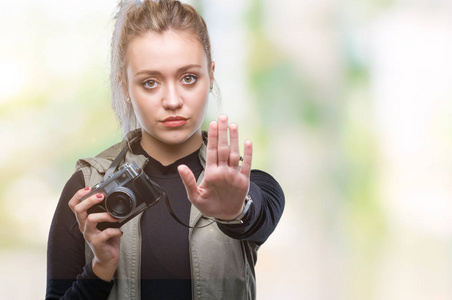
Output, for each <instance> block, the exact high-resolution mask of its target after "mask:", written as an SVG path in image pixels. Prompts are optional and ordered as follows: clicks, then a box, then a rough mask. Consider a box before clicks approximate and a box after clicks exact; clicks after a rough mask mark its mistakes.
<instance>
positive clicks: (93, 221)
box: [84, 212, 119, 241]
mask: <svg viewBox="0 0 452 300" xmlns="http://www.w3.org/2000/svg"><path fill="white" fill-rule="evenodd" d="M118 221H119V219H117V218H115V217H113V216H112V215H110V214H109V213H107V212H104V213H94V214H89V215H88V217H87V218H86V222H85V230H84V235H85V239H87V240H88V241H89V240H90V237H91V236H92V235H93V234H94V233H98V232H99V229H98V228H97V224H99V223H101V222H108V223H116V222H118Z"/></svg>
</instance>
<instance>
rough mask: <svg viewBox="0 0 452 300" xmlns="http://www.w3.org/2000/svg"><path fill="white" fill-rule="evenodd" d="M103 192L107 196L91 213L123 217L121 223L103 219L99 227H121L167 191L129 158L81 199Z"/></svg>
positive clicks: (89, 211)
mask: <svg viewBox="0 0 452 300" xmlns="http://www.w3.org/2000/svg"><path fill="white" fill-rule="evenodd" d="M98 193H102V194H104V196H105V198H104V200H103V201H102V202H100V203H98V204H96V205H94V206H92V207H90V208H89V209H88V214H92V213H99V212H108V213H109V214H110V215H112V216H114V217H116V218H118V219H119V221H118V222H117V223H110V222H101V223H99V224H98V225H97V228H99V229H100V230H104V229H106V228H111V227H113V228H119V227H121V226H122V225H124V224H125V223H127V222H128V221H130V220H131V219H132V218H134V217H135V216H136V215H138V214H139V213H140V212H142V211H144V210H145V209H147V208H149V207H151V206H152V205H154V204H155V203H157V201H158V200H160V198H161V197H162V195H163V193H164V192H163V191H162V190H161V189H159V188H157V185H156V184H155V183H153V182H152V180H151V179H149V177H148V176H147V175H146V174H145V173H144V172H143V170H142V169H141V168H140V167H138V165H137V164H136V163H135V162H134V161H132V162H126V163H125V164H123V165H122V166H120V167H119V169H118V171H117V172H115V173H113V174H111V175H110V176H109V177H107V178H104V180H102V181H101V182H100V183H98V184H96V185H95V186H94V187H93V188H92V191H91V192H90V193H89V194H87V195H85V196H84V197H83V198H82V199H81V200H82V201H83V200H85V199H86V198H88V197H90V196H92V195H94V194H98Z"/></svg>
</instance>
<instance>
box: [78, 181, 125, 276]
mask: <svg viewBox="0 0 452 300" xmlns="http://www.w3.org/2000/svg"><path fill="white" fill-rule="evenodd" d="M90 191H91V188H90V187H87V188H85V189H81V190H79V191H78V192H77V193H75V195H74V196H73V197H72V198H71V200H70V201H69V207H70V208H71V209H72V211H73V212H74V214H75V217H76V218H77V222H78V225H79V229H80V232H81V233H82V234H83V237H84V238H85V240H86V242H87V243H88V245H89V247H90V248H91V251H93V253H94V258H93V261H92V268H93V272H94V274H96V275H97V276H98V277H99V278H101V279H103V280H105V281H111V280H112V278H113V275H114V273H115V271H116V268H117V266H118V261H119V244H120V239H121V236H122V234H123V233H122V231H121V230H120V229H119V228H107V229H105V230H102V231H101V230H99V229H98V228H97V224H98V223H100V222H112V223H114V222H118V219H116V218H115V217H113V216H111V215H110V214H109V213H107V212H105V213H92V214H88V212H87V211H88V209H89V208H90V207H92V206H93V205H95V204H98V203H100V202H102V200H104V197H105V196H104V195H103V194H101V193H99V194H93V195H91V196H90V197H88V198H87V199H85V200H83V201H80V199H81V198H82V197H83V196H85V195H87V194H88V193H89V192H90Z"/></svg>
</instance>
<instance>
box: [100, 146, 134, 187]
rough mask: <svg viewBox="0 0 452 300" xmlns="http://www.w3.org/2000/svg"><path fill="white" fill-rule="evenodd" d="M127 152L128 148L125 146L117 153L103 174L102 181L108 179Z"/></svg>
mask: <svg viewBox="0 0 452 300" xmlns="http://www.w3.org/2000/svg"><path fill="white" fill-rule="evenodd" d="M127 150H129V146H128V145H127V146H125V147H124V149H122V150H121V152H119V154H118V156H116V158H115V159H114V160H113V162H112V163H111V165H110V167H108V170H107V171H106V172H105V175H104V180H105V179H106V178H108V177H110V176H111V175H112V174H113V173H114V172H115V171H116V169H117V168H118V166H119V163H120V162H121V160H122V158H123V157H124V156H125V155H126V153H127Z"/></svg>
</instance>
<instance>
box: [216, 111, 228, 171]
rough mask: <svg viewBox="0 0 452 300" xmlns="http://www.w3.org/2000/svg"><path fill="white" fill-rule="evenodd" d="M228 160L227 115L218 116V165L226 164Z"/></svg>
mask: <svg viewBox="0 0 452 300" xmlns="http://www.w3.org/2000/svg"><path fill="white" fill-rule="evenodd" d="M228 161H229V143H228V117H227V116H226V115H221V116H220V117H219V118H218V165H227V164H228Z"/></svg>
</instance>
